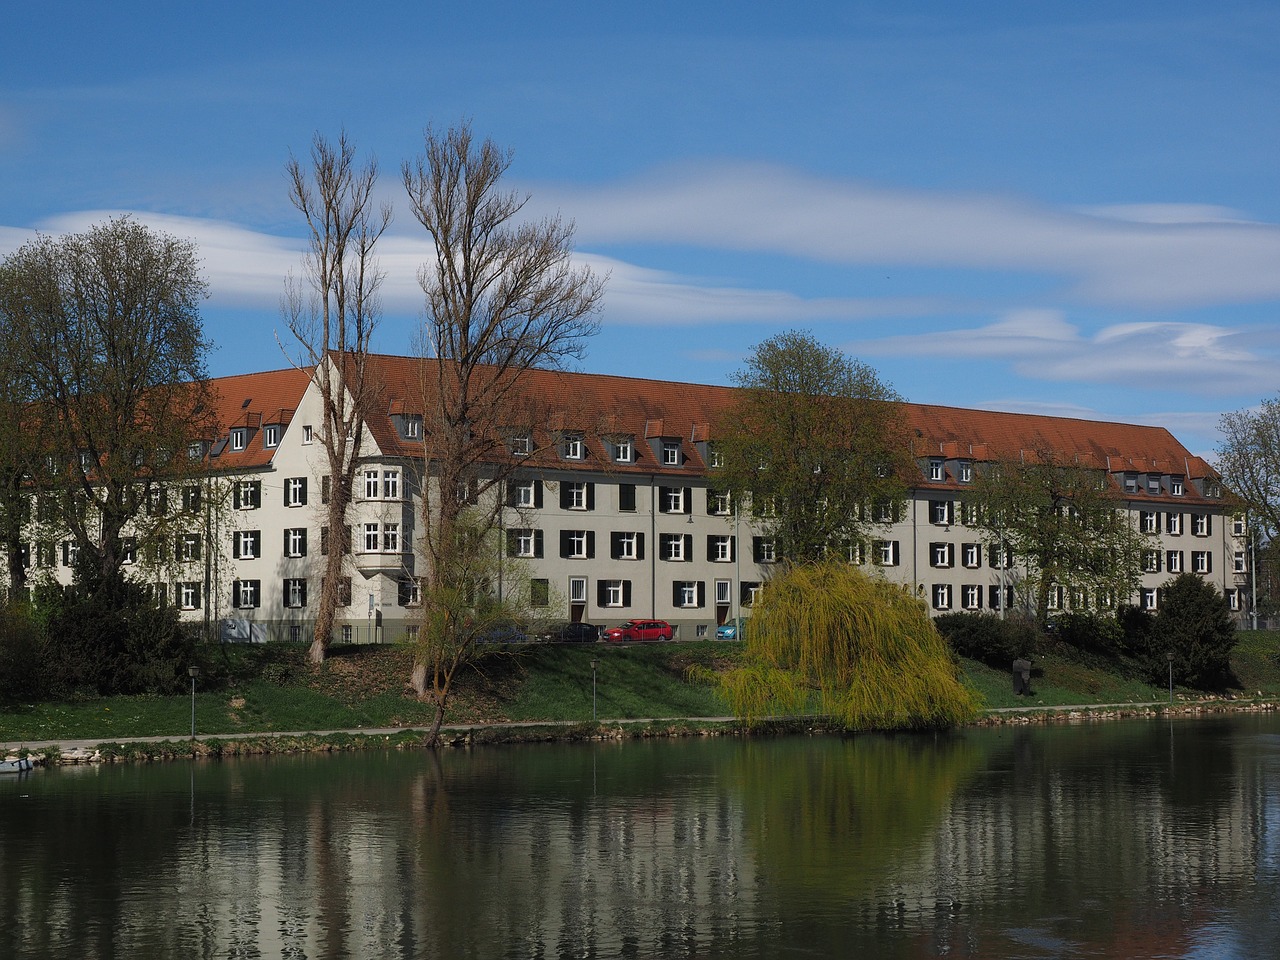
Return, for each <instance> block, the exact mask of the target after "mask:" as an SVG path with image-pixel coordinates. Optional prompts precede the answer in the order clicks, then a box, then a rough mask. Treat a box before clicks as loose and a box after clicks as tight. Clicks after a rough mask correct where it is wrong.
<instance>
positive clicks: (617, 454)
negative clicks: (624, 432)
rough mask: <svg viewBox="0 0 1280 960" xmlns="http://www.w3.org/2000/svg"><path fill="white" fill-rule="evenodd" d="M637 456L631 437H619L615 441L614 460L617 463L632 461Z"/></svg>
mask: <svg viewBox="0 0 1280 960" xmlns="http://www.w3.org/2000/svg"><path fill="white" fill-rule="evenodd" d="M635 458H636V448H635V444H634V443H633V442H632V440H631V438H630V437H619V438H618V439H616V440H614V441H613V460H614V462H615V463H632V462H634V460H635Z"/></svg>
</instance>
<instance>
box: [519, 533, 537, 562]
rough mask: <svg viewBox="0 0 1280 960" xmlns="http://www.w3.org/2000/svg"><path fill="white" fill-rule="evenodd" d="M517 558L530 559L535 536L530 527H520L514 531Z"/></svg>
mask: <svg viewBox="0 0 1280 960" xmlns="http://www.w3.org/2000/svg"><path fill="white" fill-rule="evenodd" d="M515 541H516V543H515V546H516V556H517V557H532V556H533V550H534V543H535V542H536V536H535V534H534V530H533V528H532V527H521V528H519V529H517V530H516V531H515Z"/></svg>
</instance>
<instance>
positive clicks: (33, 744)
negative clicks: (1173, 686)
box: [0, 700, 1188, 756]
mask: <svg viewBox="0 0 1280 960" xmlns="http://www.w3.org/2000/svg"><path fill="white" fill-rule="evenodd" d="M1182 705H1184V706H1186V705H1188V704H1185V703H1183V704H1182ZM1163 706H1168V701H1167V700H1151V701H1147V702H1144V703H1080V704H1040V703H1037V704H1033V705H1028V706H1021V707H993V708H991V709H989V710H986V711H984V712H985V713H999V714H1010V713H1044V712H1048V711H1054V712H1065V711H1073V710H1082V711H1083V710H1124V709H1136V708H1144V707H1163ZM735 719H736V718H735V717H630V718H627V719H621V720H618V719H609V718H602V719H601V720H600V723H601V724H602V725H611V724H619V723H625V724H634V723H678V722H689V723H732V722H734V720H735ZM583 722H585V721H582V720H530V721H519V722H516V721H511V722H506V723H456V724H445V725H444V726H443V727H441V728H440V729H441V731H448V732H452V733H462V732H465V731H467V730H480V729H495V728H502V727H510V728H516V729H518V728H521V727H572V726H577V725H579V724H581V723H583ZM430 729H431V727H430V726H429V725H428V726H414V727H356V728H353V729H347V730H289V731H270V732H257V733H252V732H237V733H207V734H206V733H200V732H199V731H198V730H197V732H196V738H197V739H199V740H252V739H256V738H260V737H327V736H333V735H337V734H348V735H352V736H366V737H391V736H395V735H396V734H400V733H427V732H429V731H430ZM188 739H190V738H189V737H187V736H185V735H181V734H179V735H173V736H161V737H117V738H114V739H113V738H110V737H106V738H104V737H97V738H95V739H89V740H70V739H60V740H30V741H26V742H20V741H14V742H10V743H0V756H3V755H5V754H6V753H13V752H16V751H17V750H20V749H27V750H30V751H32V752H35V753H39V752H41V751H43V750H47V749H48V748H50V747H57V748H58V751H59V752H60V753H71V752H73V751H89V752H92V751H93V750H94V749H95V748H97V747H98V746H99V745H100V744H103V743H179V742H181V741H183V740H188Z"/></svg>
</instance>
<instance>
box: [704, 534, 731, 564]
mask: <svg viewBox="0 0 1280 960" xmlns="http://www.w3.org/2000/svg"><path fill="white" fill-rule="evenodd" d="M707 559H708V560H711V561H713V562H715V563H732V562H733V537H730V536H720V535H713V536H709V537H707Z"/></svg>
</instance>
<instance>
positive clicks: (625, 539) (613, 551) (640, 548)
mask: <svg viewBox="0 0 1280 960" xmlns="http://www.w3.org/2000/svg"><path fill="white" fill-rule="evenodd" d="M609 543H610V550H609V553H610V555H611V556H612V557H613V559H615V560H642V559H644V534H643V533H633V532H631V531H617V532H615V533H611V534H610V535H609Z"/></svg>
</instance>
